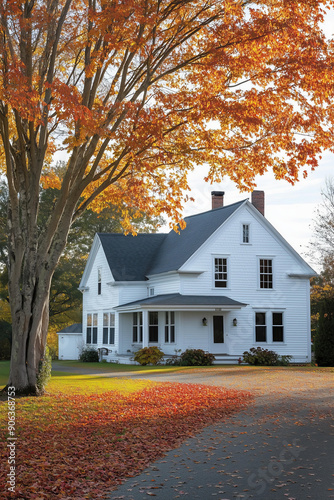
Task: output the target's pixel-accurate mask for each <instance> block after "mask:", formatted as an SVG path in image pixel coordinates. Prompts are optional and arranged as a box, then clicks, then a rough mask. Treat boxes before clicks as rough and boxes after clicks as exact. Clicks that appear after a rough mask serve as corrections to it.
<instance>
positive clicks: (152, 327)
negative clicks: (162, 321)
mask: <svg viewBox="0 0 334 500" xmlns="http://www.w3.org/2000/svg"><path fill="white" fill-rule="evenodd" d="M158 340H159V314H158V311H154V312H149V313H148V341H149V342H158Z"/></svg>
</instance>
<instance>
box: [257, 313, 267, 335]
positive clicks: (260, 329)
mask: <svg viewBox="0 0 334 500" xmlns="http://www.w3.org/2000/svg"><path fill="white" fill-rule="evenodd" d="M255 341H256V342H267V324H266V313H265V312H256V313H255Z"/></svg>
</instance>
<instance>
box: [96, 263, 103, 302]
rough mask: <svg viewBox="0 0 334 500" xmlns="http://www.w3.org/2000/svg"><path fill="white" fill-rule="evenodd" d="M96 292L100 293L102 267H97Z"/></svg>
mask: <svg viewBox="0 0 334 500" xmlns="http://www.w3.org/2000/svg"><path fill="white" fill-rule="evenodd" d="M97 294H98V295H101V294H102V267H98V268H97Z"/></svg>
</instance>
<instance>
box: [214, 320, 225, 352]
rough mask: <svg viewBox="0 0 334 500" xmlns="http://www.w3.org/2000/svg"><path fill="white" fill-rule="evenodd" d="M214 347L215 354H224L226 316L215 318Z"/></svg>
mask: <svg viewBox="0 0 334 500" xmlns="http://www.w3.org/2000/svg"><path fill="white" fill-rule="evenodd" d="M213 345H214V349H215V352H222V351H221V349H222V348H223V346H224V316H214V317H213Z"/></svg>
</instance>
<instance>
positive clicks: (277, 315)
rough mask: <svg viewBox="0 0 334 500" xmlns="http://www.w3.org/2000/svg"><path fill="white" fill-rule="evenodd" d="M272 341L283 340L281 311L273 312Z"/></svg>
mask: <svg viewBox="0 0 334 500" xmlns="http://www.w3.org/2000/svg"><path fill="white" fill-rule="evenodd" d="M272 318H273V342H284V326H283V313H281V312H273V315H272Z"/></svg>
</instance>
